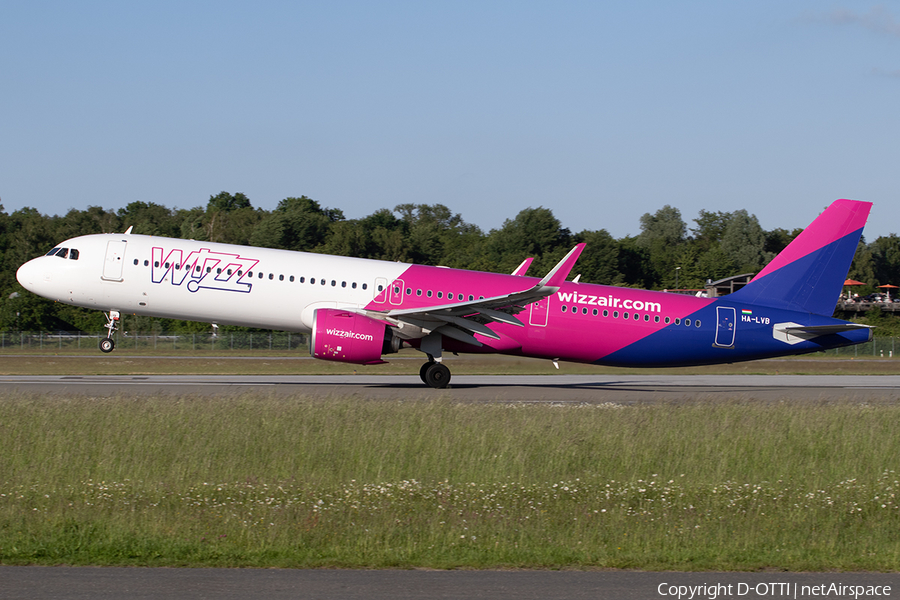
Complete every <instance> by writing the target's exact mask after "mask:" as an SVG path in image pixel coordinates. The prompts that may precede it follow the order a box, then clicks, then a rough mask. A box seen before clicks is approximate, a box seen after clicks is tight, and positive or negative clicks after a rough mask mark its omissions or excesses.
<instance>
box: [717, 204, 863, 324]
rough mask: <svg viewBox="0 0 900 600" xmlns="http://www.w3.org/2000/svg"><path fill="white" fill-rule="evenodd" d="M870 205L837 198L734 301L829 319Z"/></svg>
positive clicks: (732, 295)
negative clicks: (827, 317) (822, 316)
mask: <svg viewBox="0 0 900 600" xmlns="http://www.w3.org/2000/svg"><path fill="white" fill-rule="evenodd" d="M871 207H872V204H871V203H870V202H857V201H854V200H837V201H835V202H834V203H832V205H831V206H829V207H828V208H827V209H826V210H825V212H823V213H822V214H821V215H819V217H818V218H817V219H816V220H815V221H813V222H812V224H811V225H810V226H809V227H807V228H806V229H804V230H803V232H802V233H801V234H800V235H798V236H797V238H796V239H794V241H793V242H791V243H790V245H788V247H787V248H785V249H784V250H783V251H782V252H781V253H780V254H779V255H778V256H776V257H775V259H774V260H772V262H770V263H769V264H768V265H767V266H766V268H765V269H763V270H762V271H761V272H760V273H759V275H757V276H756V277H754V278H753V280H752V281H751V282H750V283H749V284H747V285H746V286H744V287H743V288H742V289H740V290H738V291H737V292H735V293H733V294H731V295H730V296H729V298H730V299H731V301H732V302H745V303H747V304H754V305H759V306H769V307H772V308H782V309H786V310H793V311H799V312H806V313H811V314H815V315H824V316H829V317H830V316H831V315H832V314H833V313H834V307H835V304H836V303H837V300H838V297H839V296H840V294H841V288H842V286H843V283H844V280H845V279H846V278H847V272H848V271H849V270H850V263H851V262H853V256H854V255H855V254H856V248H857V245H858V244H859V239H860V236H861V235H862V231H863V227H864V226H865V224H866V218H867V217H868V215H869V210H870V209H871Z"/></svg>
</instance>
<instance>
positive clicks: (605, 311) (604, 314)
mask: <svg viewBox="0 0 900 600" xmlns="http://www.w3.org/2000/svg"><path fill="white" fill-rule="evenodd" d="M603 316H604V317H608V316H609V311H608V310H606V309H603Z"/></svg>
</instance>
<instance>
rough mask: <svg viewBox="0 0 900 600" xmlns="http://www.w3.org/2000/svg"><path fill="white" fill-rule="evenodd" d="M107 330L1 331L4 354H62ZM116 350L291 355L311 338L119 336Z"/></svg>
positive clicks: (90, 344)
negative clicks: (287, 353)
mask: <svg viewBox="0 0 900 600" xmlns="http://www.w3.org/2000/svg"><path fill="white" fill-rule="evenodd" d="M105 337H106V331H102V332H98V333H85V332H80V331H76V332H66V331H59V332H52V333H48V332H40V331H38V332H33V331H31V332H29V331H20V332H0V350H3V351H15V350H21V351H32V352H33V351H35V350H37V351H58V352H77V351H79V350H96V349H97V348H98V346H99V344H100V340H102V339H103V338H105ZM115 341H116V348H117V349H122V350H124V349H127V350H138V351H147V350H154V351H159V352H163V351H165V352H173V351H174V352H180V351H193V352H197V351H205V352H209V351H211V352H231V351H235V352H238V351H239V352H249V351H260V352H262V351H267V352H268V351H271V352H276V351H280V352H287V351H298V352H306V351H307V350H308V345H307V344H308V341H309V336H307V335H304V334H301V333H289V332H283V331H271V332H255V333H250V332H234V333H231V332H225V333H219V334H217V335H212V334H208V333H181V334H163V333H140V332H138V333H132V332H127V333H125V334H122V333H117V334H116V335H115Z"/></svg>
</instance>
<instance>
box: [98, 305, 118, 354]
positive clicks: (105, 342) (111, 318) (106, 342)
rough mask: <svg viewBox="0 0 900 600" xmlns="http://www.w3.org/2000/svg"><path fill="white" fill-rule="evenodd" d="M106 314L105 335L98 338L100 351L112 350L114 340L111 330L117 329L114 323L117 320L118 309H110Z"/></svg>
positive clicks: (114, 346)
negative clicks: (100, 338)
mask: <svg viewBox="0 0 900 600" xmlns="http://www.w3.org/2000/svg"><path fill="white" fill-rule="evenodd" d="M103 314H104V315H105V316H106V332H107V333H106V337H105V338H103V339H102V340H100V352H107V353H109V352H112V351H113V350H115V349H116V341H115V340H114V339H113V332H114V331H116V330H117V329H118V326H117V325H116V324H117V323H118V322H119V311H117V310H111V311H109V314H106V313H103Z"/></svg>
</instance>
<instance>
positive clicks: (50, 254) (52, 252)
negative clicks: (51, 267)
mask: <svg viewBox="0 0 900 600" xmlns="http://www.w3.org/2000/svg"><path fill="white" fill-rule="evenodd" d="M57 252H59V248H54V249H53V250H51V251H50V252H48V253H47V254H45V256H53V255H54V254H56V253H57Z"/></svg>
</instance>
